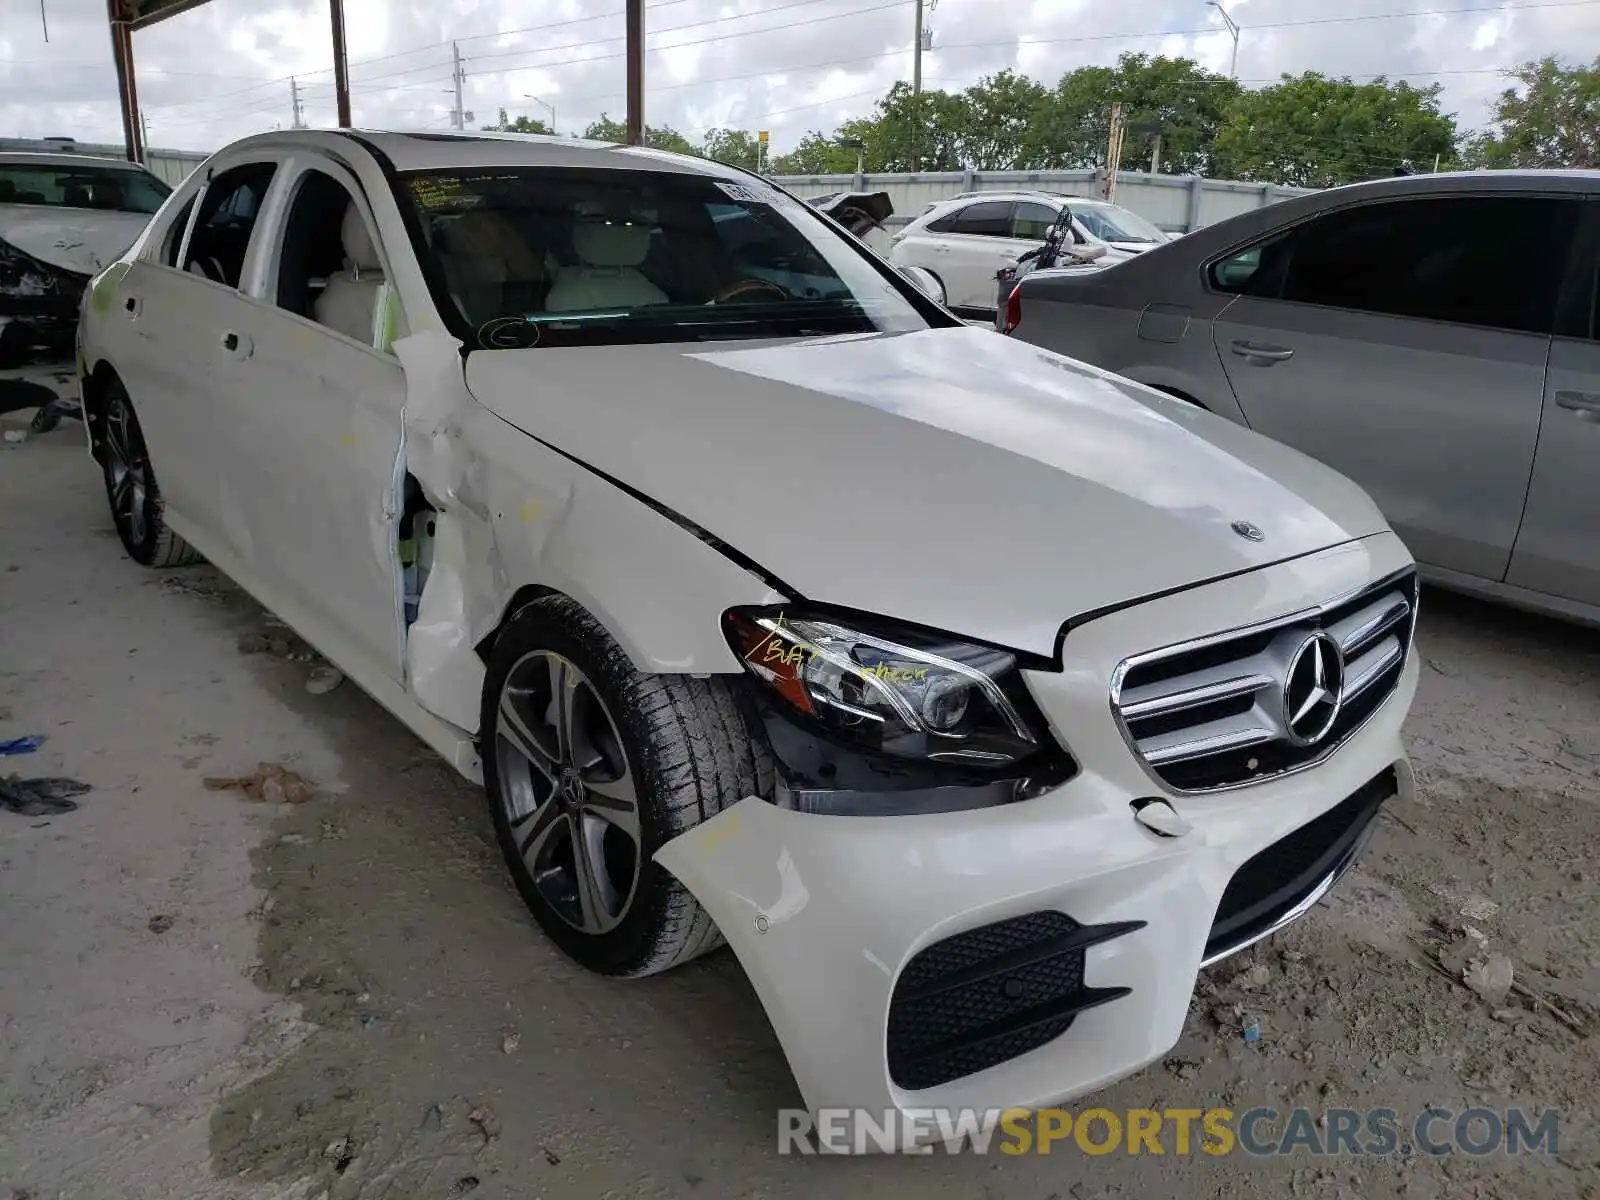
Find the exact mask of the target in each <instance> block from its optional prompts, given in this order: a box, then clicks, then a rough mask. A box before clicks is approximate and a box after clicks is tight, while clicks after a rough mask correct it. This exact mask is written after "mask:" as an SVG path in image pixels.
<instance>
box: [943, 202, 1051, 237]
mask: <svg viewBox="0 0 1600 1200" xmlns="http://www.w3.org/2000/svg"><path fill="white" fill-rule="evenodd" d="M1010 227H1011V201H1009V200H982V201H979V202H978V203H977V204H969V205H967V206H966V207H965V208H958V209H956V211H955V212H953V213H946V214H945V215H944V216H942V217H940V218H939V219H938V220H937V221H934V222H933V223H932V224H930V225H929V226H928V232H930V233H971V234H976V235H977V236H979V237H1007V236H1009V230H1010ZM1040 236H1041V237H1043V236H1044V235H1043V234H1041V235H1040Z"/></svg>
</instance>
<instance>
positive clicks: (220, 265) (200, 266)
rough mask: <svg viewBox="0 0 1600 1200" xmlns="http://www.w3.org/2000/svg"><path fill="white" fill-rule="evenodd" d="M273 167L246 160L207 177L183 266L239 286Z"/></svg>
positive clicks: (275, 168)
mask: <svg viewBox="0 0 1600 1200" xmlns="http://www.w3.org/2000/svg"><path fill="white" fill-rule="evenodd" d="M276 170H277V166H276V164H274V163H247V164H246V165H244V166H241V167H234V168H232V169H231V170H228V171H224V172H222V174H220V175H218V176H216V177H215V178H213V179H212V180H211V182H210V184H209V185H208V186H207V187H206V192H205V199H204V200H202V201H201V204H200V219H199V220H198V221H196V222H195V227H194V233H193V234H192V235H191V236H190V238H189V257H188V259H187V260H186V261H185V262H184V264H183V269H184V270H186V271H192V272H194V273H195V274H197V275H204V276H205V277H206V278H207V279H210V280H213V281H215V282H217V283H225V284H227V285H228V286H229V287H238V286H239V277H240V276H241V275H242V274H243V273H244V256H245V251H246V250H248V249H249V247H250V232H251V230H253V229H254V228H255V226H256V217H257V216H258V215H259V214H260V212H261V202H262V200H263V199H264V198H265V197H266V194H267V188H268V186H270V185H271V183H272V176H273V173H274V171H276Z"/></svg>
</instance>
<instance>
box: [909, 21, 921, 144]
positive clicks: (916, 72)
mask: <svg viewBox="0 0 1600 1200" xmlns="http://www.w3.org/2000/svg"><path fill="white" fill-rule="evenodd" d="M916 7H917V28H916V35H915V38H914V40H913V41H912V43H911V169H912V170H913V171H916V170H917V169H918V168H920V167H921V166H922V0H917V5H916Z"/></svg>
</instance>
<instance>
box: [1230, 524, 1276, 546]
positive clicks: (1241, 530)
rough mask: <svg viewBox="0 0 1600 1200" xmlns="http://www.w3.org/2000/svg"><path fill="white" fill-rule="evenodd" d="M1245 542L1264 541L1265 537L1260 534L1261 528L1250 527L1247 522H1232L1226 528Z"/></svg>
mask: <svg viewBox="0 0 1600 1200" xmlns="http://www.w3.org/2000/svg"><path fill="white" fill-rule="evenodd" d="M1228 528H1229V529H1231V530H1233V531H1234V532H1235V533H1237V534H1238V535H1239V536H1240V537H1242V538H1243V539H1244V540H1245V541H1247V542H1261V541H1265V540H1266V537H1267V535H1266V534H1265V533H1263V532H1262V530H1261V526H1259V525H1252V524H1251V523H1250V522H1249V521H1234V522H1233V523H1232V524H1231V525H1229V526H1228Z"/></svg>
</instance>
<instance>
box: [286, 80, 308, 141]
mask: <svg viewBox="0 0 1600 1200" xmlns="http://www.w3.org/2000/svg"><path fill="white" fill-rule="evenodd" d="M289 106H290V109H289V111H290V112H291V113H293V114H294V115H293V119H292V120H291V121H290V124H289V128H290V129H304V128H305V127H306V112H305V109H304V108H302V107H301V105H300V83H299V81H298V80H296V79H295V77H294V76H293V75H291V76H289Z"/></svg>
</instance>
